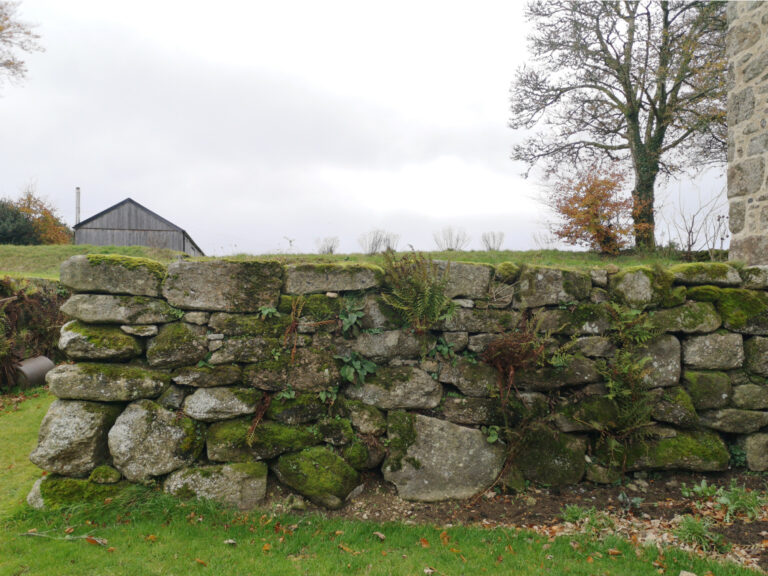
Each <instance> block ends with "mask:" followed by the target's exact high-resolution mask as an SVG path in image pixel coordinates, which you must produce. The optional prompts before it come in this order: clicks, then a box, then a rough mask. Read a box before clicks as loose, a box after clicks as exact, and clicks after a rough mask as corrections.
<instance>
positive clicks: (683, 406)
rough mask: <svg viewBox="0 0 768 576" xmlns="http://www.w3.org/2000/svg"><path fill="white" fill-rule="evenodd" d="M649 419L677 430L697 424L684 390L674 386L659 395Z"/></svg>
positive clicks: (696, 417)
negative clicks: (677, 428)
mask: <svg viewBox="0 0 768 576" xmlns="http://www.w3.org/2000/svg"><path fill="white" fill-rule="evenodd" d="M651 417H652V418H653V419H654V420H656V421H657V422H666V423H668V424H673V425H675V426H677V427H679V428H693V427H695V426H696V425H697V424H698V423H699V417H698V415H697V414H696V408H694V405H693V401H692V400H691V397H690V396H689V395H688V393H687V392H686V391H685V389H684V388H682V387H680V386H674V387H672V388H667V389H665V390H664V392H663V393H662V394H661V397H660V398H659V400H658V402H657V403H656V405H655V406H654V408H653V413H652V414H651Z"/></svg>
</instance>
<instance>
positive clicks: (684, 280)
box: [669, 262, 741, 286]
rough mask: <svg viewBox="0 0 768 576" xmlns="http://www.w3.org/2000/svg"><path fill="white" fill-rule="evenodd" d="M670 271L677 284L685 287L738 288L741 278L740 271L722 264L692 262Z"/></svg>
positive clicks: (673, 267)
mask: <svg viewBox="0 0 768 576" xmlns="http://www.w3.org/2000/svg"><path fill="white" fill-rule="evenodd" d="M669 271H670V272H671V273H672V275H673V276H674V279H675V282H677V283H678V284H685V285H691V286H696V285H703V284H710V285H715V286H738V285H739V284H741V276H739V272H738V270H736V269H735V268H733V267H732V266H729V265H728V264H725V263H722V262H690V263H686V264H677V265H675V266H671V267H670V268H669Z"/></svg>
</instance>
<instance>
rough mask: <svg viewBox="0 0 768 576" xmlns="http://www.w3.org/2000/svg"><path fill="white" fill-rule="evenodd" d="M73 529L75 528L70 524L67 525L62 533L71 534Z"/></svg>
mask: <svg viewBox="0 0 768 576" xmlns="http://www.w3.org/2000/svg"><path fill="white" fill-rule="evenodd" d="M74 531H75V529H74V528H72V526H67V527H66V528H65V529H64V534H72V532H74Z"/></svg>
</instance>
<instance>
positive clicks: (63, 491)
mask: <svg viewBox="0 0 768 576" xmlns="http://www.w3.org/2000/svg"><path fill="white" fill-rule="evenodd" d="M128 486H130V484H129V483H128V482H117V483H114V484H97V483H95V482H90V481H88V480H82V479H78V478H67V477H64V476H49V477H47V478H45V479H44V480H43V482H41V483H40V492H41V494H42V497H43V502H44V503H45V507H46V508H47V509H50V510H57V509H59V508H65V507H67V506H75V505H78V504H83V503H94V504H97V503H98V504H101V503H103V502H104V500H106V499H107V498H115V497H116V496H118V495H119V494H120V492H122V491H123V490H125V489H126V488H127V487H128Z"/></svg>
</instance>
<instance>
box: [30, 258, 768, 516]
mask: <svg viewBox="0 0 768 576" xmlns="http://www.w3.org/2000/svg"><path fill="white" fill-rule="evenodd" d="M441 266H442V267H443V269H444V270H447V275H448V284H447V288H446V289H447V293H448V294H449V295H450V297H451V298H453V302H454V304H455V310H454V312H453V314H451V315H450V316H449V317H447V318H445V319H443V320H441V321H440V322H439V324H438V325H436V326H434V327H433V330H431V331H430V332H429V333H427V334H421V335H419V334H415V333H414V332H413V331H412V330H410V329H409V328H408V327H407V326H404V325H403V322H402V320H401V319H400V317H399V316H398V314H397V313H396V311H394V310H392V309H391V308H389V307H388V306H387V305H386V304H385V303H384V301H383V299H382V297H381V294H382V291H385V290H387V287H386V286H385V285H384V284H383V272H382V270H380V269H378V268H376V267H373V266H362V265H346V264H339V265H327V264H323V265H285V266H284V265H281V264H279V263H277V262H256V261H253V262H234V261H227V260H216V261H202V262H191V261H181V262H177V263H174V264H171V265H169V266H168V267H167V269H166V268H165V267H163V266H161V265H159V264H157V263H155V262H151V261H147V260H142V259H135V258H126V257H105V256H98V257H97V256H75V257H73V258H71V259H70V260H68V261H67V262H65V263H64V264H63V265H62V269H61V279H62V283H63V284H64V285H66V286H67V287H68V288H69V289H71V290H72V291H73V296H72V297H71V299H70V300H69V301H68V302H67V303H66V305H65V306H64V310H65V312H66V313H67V315H68V316H69V317H70V318H71V320H70V321H69V322H68V323H67V324H65V325H64V326H63V327H62V329H61V338H60V342H59V346H60V347H61V349H62V350H63V351H64V352H65V353H66V354H67V356H68V357H69V358H70V359H71V362H69V363H65V364H62V365H60V366H58V367H56V368H55V369H54V370H52V371H51V372H50V373H49V375H48V379H47V380H48V384H49V386H50V390H51V392H52V394H54V395H55V396H57V398H58V399H57V400H56V401H55V402H54V403H53V404H52V406H51V408H50V410H49V412H48V414H47V415H46V416H45V419H44V420H43V423H42V426H41V429H40V435H39V441H38V445H37V447H36V449H35V450H34V451H33V452H32V454H31V459H32V461H33V462H34V463H35V464H37V465H38V466H40V467H41V468H43V469H45V470H47V471H49V472H52V473H54V474H49V475H48V476H46V480H45V481H44V482H42V483H39V484H38V485H37V486H36V487H35V490H34V491H33V494H32V495H31V496H30V502H32V503H35V504H36V505H40V504H41V503H42V502H44V501H45V498H46V494H47V493H48V494H50V493H53V490H52V488H51V487H52V486H53V484H55V483H56V482H69V483H75V484H78V483H79V484H84V485H85V484H88V485H90V484H93V483H100V484H106V483H117V485H121V483H125V482H153V483H154V482H157V483H161V484H162V485H163V486H164V488H165V490H167V491H169V492H172V493H176V494H180V495H182V496H191V495H198V496H202V497H208V498H215V499H218V500H220V501H222V502H225V503H227V504H231V505H235V506H239V507H241V508H249V507H253V506H254V505H255V503H257V502H258V501H259V500H261V499H262V498H263V497H264V494H265V491H266V485H267V482H268V481H270V482H272V481H278V482H281V483H283V484H284V485H285V486H287V487H289V488H290V489H292V490H295V491H296V492H298V493H299V494H301V495H303V496H304V497H306V498H308V499H310V500H312V501H313V502H315V503H318V504H320V505H323V506H327V507H331V508H335V507H339V506H342V505H343V503H344V502H345V500H346V499H347V498H349V497H350V494H354V493H355V488H356V487H357V486H358V484H359V482H360V472H361V471H363V470H380V471H381V473H382V474H383V476H384V478H385V479H386V480H388V481H390V482H393V483H394V484H395V485H396V487H397V489H398V492H399V494H400V495H402V496H403V497H404V498H409V499H413V500H423V501H433V500H442V499H448V498H466V497H469V496H471V495H472V494H474V493H477V492H478V491H480V490H483V489H484V488H486V487H487V486H489V485H490V484H491V483H493V482H494V481H496V480H497V478H498V477H499V475H500V474H501V473H502V470H506V472H505V475H504V477H503V478H501V481H502V482H504V483H505V484H507V485H508V486H509V487H511V488H515V487H516V486H520V485H521V484H524V483H525V482H526V481H531V482H542V483H546V484H550V485H558V484H566V483H575V482H579V481H583V480H588V481H593V482H612V481H615V480H616V478H617V477H618V475H619V474H620V472H621V469H622V468H623V469H624V470H641V469H662V470H670V469H680V470H694V471H717V470H723V469H726V468H727V467H728V466H729V458H730V455H729V446H730V447H732V448H731V449H732V450H735V451H736V452H738V453H740V454H742V455H745V456H746V463H747V465H748V466H749V468H751V469H753V470H766V469H768V293H766V290H767V289H768V267H759V266H756V267H751V268H743V269H736V268H734V267H732V266H729V265H727V264H722V263H717V264H715V263H713V264H686V265H679V266H676V267H673V268H670V269H668V270H662V269H652V268H642V267H641V268H631V269H626V270H622V271H616V270H615V269H614V270H607V269H602V270H601V269H595V270H591V271H587V272H579V271H568V270H558V269H553V268H544V267H536V266H524V267H518V266H516V265H514V264H511V263H505V264H501V265H499V266H496V267H493V266H488V265H476V264H464V263H452V264H450V266H447V265H445V264H441ZM350 313H354V316H350ZM622 315H623V316H622ZM620 317H623V318H624V320H620ZM633 318H634V319H637V318H640V319H643V321H646V320H647V322H648V324H647V326H645V330H646V332H647V335H648V338H645V339H643V340H642V342H641V343H640V344H638V345H636V346H634V347H633V348H632V349H631V350H630V349H628V348H626V346H625V345H624V344H622V342H626V341H628V340H626V338H625V339H624V340H622V338H624V336H622V334H623V332H622V330H625V329H626V328H627V326H628V325H629V324H631V322H632V319H633ZM354 319H357V322H352V320H354ZM627 319H629V320H627ZM344 321H346V328H347V329H346V330H345V329H344V327H345V322H344ZM622 322H623V324H622ZM526 325H527V326H529V327H532V326H535V330H536V331H538V332H539V336H538V337H539V338H541V339H542V340H541V341H542V342H544V346H545V347H546V350H545V351H544V353H543V354H542V355H541V358H540V361H539V362H537V363H532V364H531V365H530V366H528V367H526V368H524V369H521V370H518V371H517V372H516V375H515V387H514V388H513V389H512V391H511V395H510V402H509V410H508V411H507V412H506V414H505V413H503V411H502V410H501V403H500V399H499V394H500V393H499V383H500V382H501V383H502V384H504V383H506V382H507V380H505V379H501V380H500V374H499V373H498V372H497V370H496V369H495V368H493V367H492V366H490V365H488V364H486V363H484V362H483V361H482V360H481V359H480V358H481V355H482V353H483V351H484V350H485V349H486V347H487V346H488V345H489V344H492V343H494V342H497V341H498V340H499V338H501V337H503V336H505V335H506V336H508V335H510V334H514V333H515V331H516V330H519V329H520V328H521V327H524V326H526ZM651 336H652V337H651ZM622 346H625V347H624V348H622ZM625 353H626V354H630V353H631V355H632V358H635V359H637V361H638V362H639V364H638V366H642V367H643V371H644V375H643V383H642V384H643V389H644V390H646V391H647V394H644V396H643V398H644V400H643V401H644V402H646V403H647V404H648V405H647V406H645V408H647V410H648V417H647V422H646V423H645V425H644V426H645V427H644V434H643V435H642V437H643V440H642V441H635V442H633V443H631V444H627V445H626V446H624V447H623V448H621V452H620V458H618V459H617V458H616V453H615V451H612V450H613V449H615V448H616V446H611V445H609V444H607V443H606V437H608V436H611V431H613V433H614V436H616V437H617V438H618V439H619V440H621V434H620V433H621V430H622V429H621V426H622V424H621V422H620V420H621V418H623V417H624V416H622V412H621V410H620V404H619V402H620V400H621V398H617V397H616V390H615V389H612V388H611V386H609V385H608V383H607V382H606V374H609V371H610V369H611V367H612V366H616V365H617V363H618V361H619V359H621V357H622V355H625V356H626V354H625ZM624 361H626V358H624ZM354 362H358V363H365V362H368V364H365V365H366V366H367V367H368V372H371V371H372V370H373V368H374V366H373V364H375V372H374V373H373V374H370V373H369V374H368V375H367V376H366V377H365V379H364V381H360V380H359V379H358V380H357V381H356V382H355V383H351V382H349V381H347V379H345V378H344V377H343V376H342V375H343V374H345V375H347V376H349V373H350V368H349V366H350V365H353V364H354ZM370 363H373V364H370ZM358 366H360V364H358ZM505 422H506V424H507V426H508V427H510V429H511V430H512V433H511V434H509V435H507V434H505V433H504V431H503V429H504V424H505ZM496 436H498V439H497V440H496V441H492V440H494V439H495V437H496ZM733 447H735V448H733ZM507 458H511V463H512V465H511V466H508V467H506V468H505V466H504V464H505V460H506V459H507ZM617 462H620V464H618V465H617ZM268 472H271V474H269V473H268ZM78 490H79V492H78V493H82V492H83V490H84V488H82V487H80V488H78ZM59 492H60V491H59Z"/></svg>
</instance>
